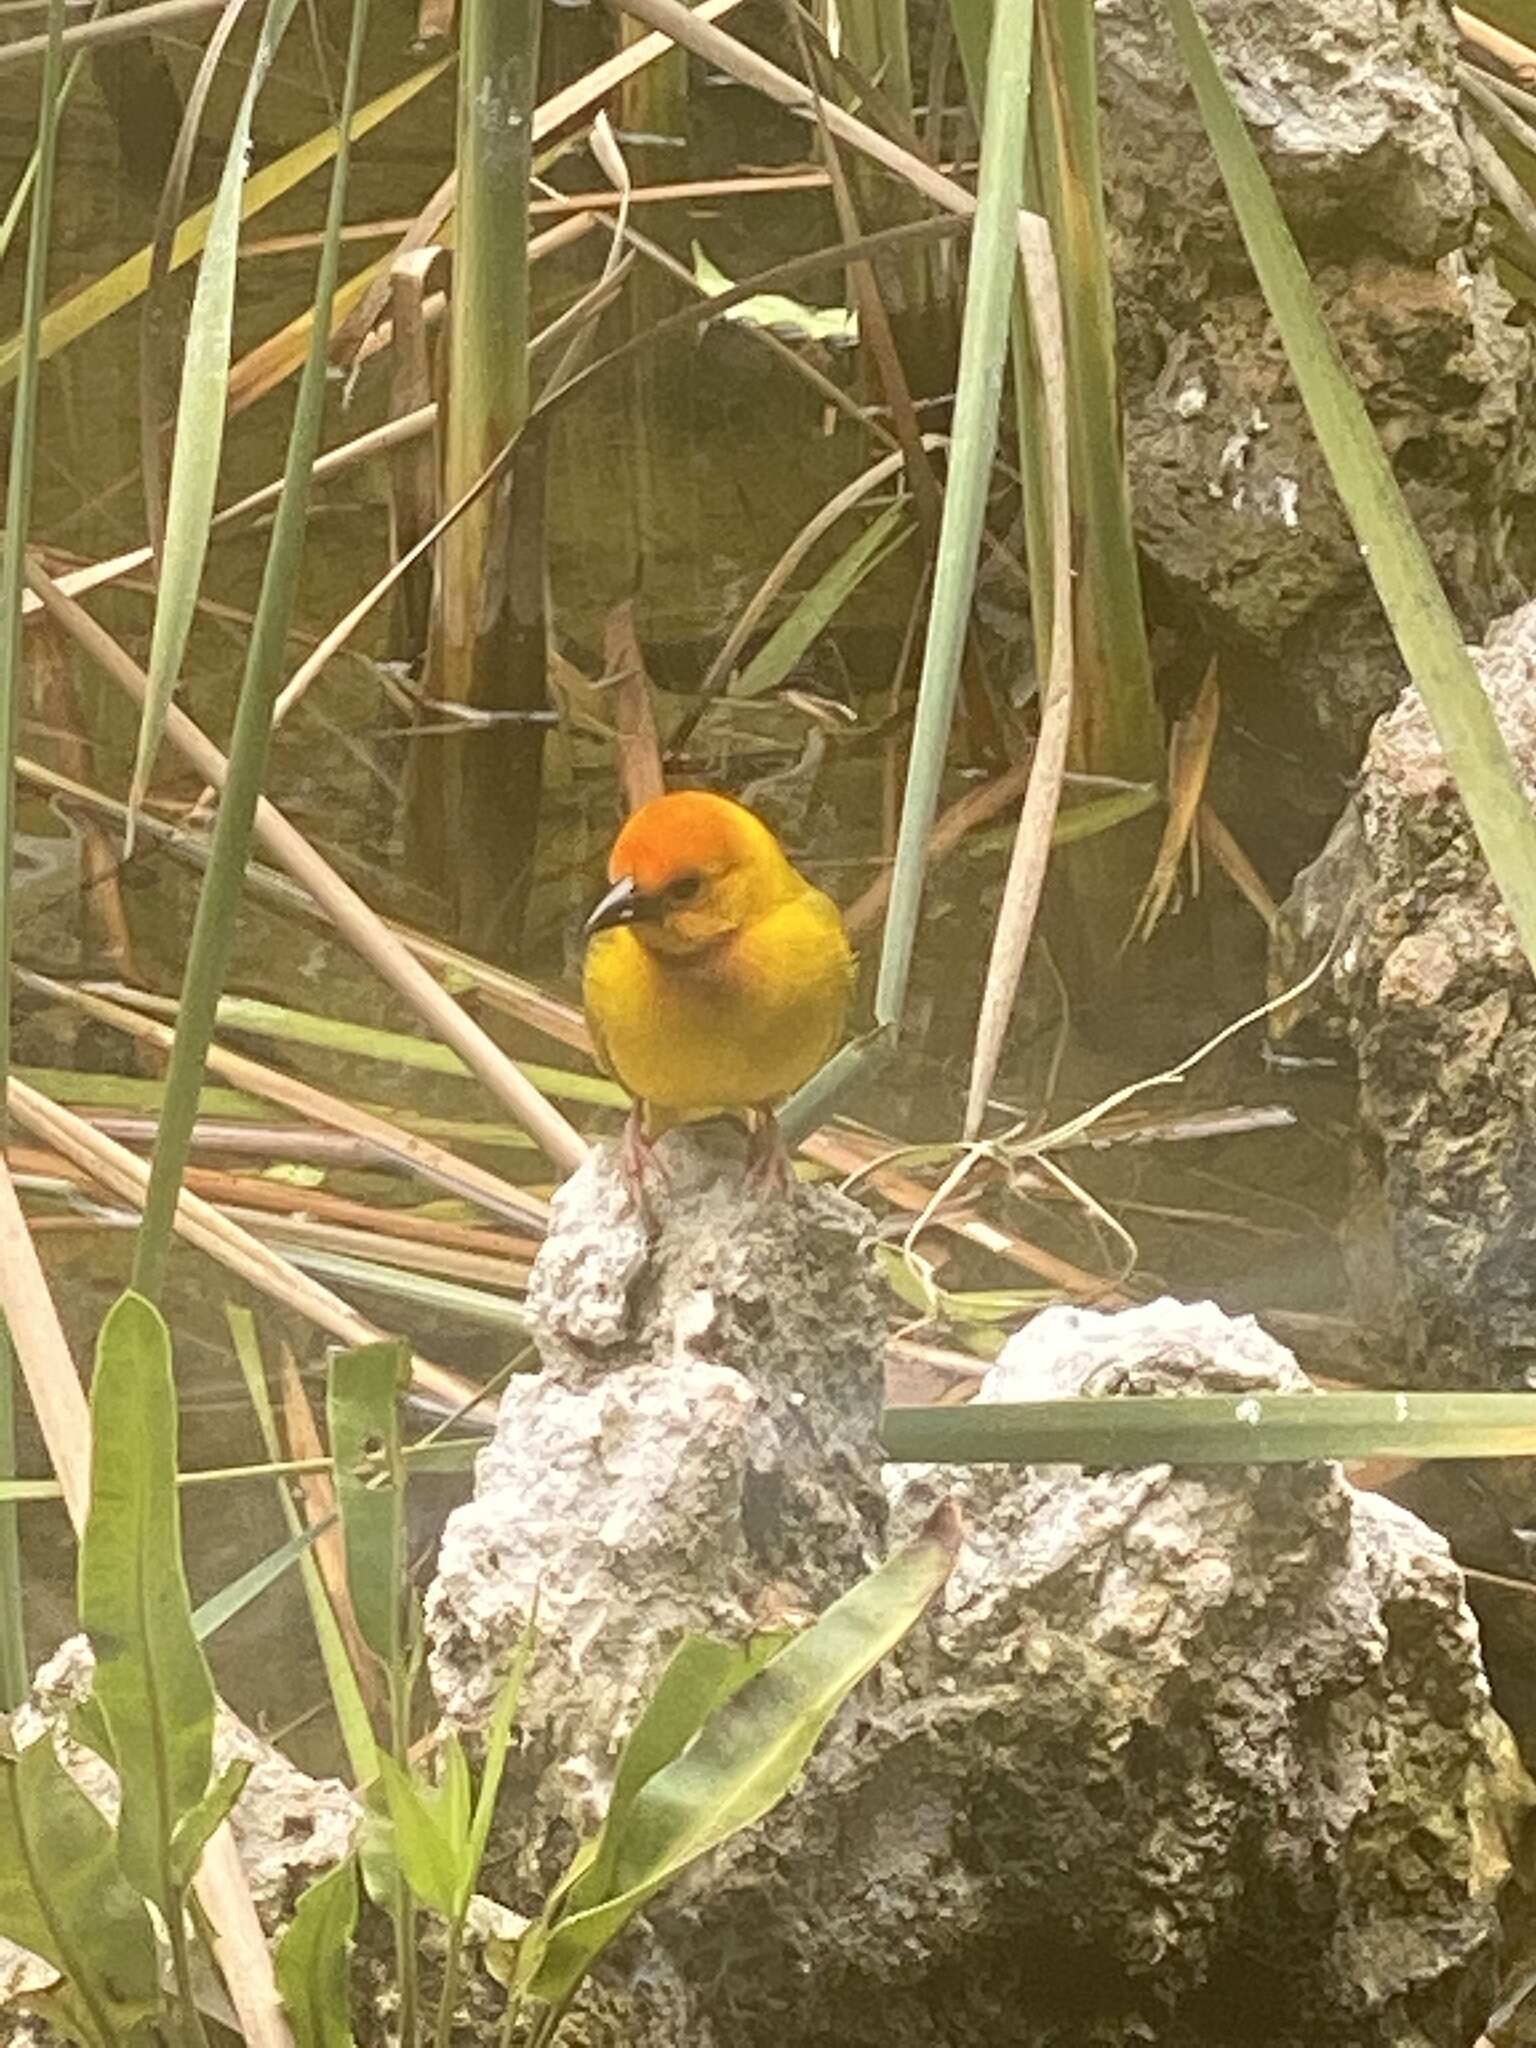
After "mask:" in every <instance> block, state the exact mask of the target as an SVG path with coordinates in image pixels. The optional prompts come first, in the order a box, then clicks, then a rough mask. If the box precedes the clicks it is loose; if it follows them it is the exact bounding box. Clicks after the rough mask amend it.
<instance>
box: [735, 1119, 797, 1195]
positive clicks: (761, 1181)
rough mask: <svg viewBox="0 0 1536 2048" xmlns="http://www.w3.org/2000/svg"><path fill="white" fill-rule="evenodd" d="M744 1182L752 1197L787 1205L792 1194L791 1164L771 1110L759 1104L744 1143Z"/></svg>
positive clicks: (793, 1165) (793, 1166)
mask: <svg viewBox="0 0 1536 2048" xmlns="http://www.w3.org/2000/svg"><path fill="white" fill-rule="evenodd" d="M746 1182H747V1186H748V1188H749V1189H750V1190H751V1191H752V1193H753V1194H756V1195H760V1196H762V1197H764V1198H765V1199H767V1198H770V1197H771V1198H772V1199H773V1200H775V1201H781V1202H783V1201H788V1199H789V1197H790V1195H791V1194H792V1193H793V1192H794V1189H795V1186H796V1181H795V1164H794V1161H793V1160H792V1159H791V1158H790V1156H789V1147H788V1146H787V1145H786V1144H785V1143H784V1133H783V1131H782V1130H781V1129H780V1128H779V1120H778V1118H777V1117H776V1116H775V1115H774V1113H773V1110H772V1108H771V1107H770V1106H769V1105H768V1104H767V1103H764V1104H762V1105H761V1106H760V1107H759V1108H758V1110H757V1120H756V1122H755V1124H754V1125H753V1127H752V1131H751V1134H750V1137H749V1139H748V1142H747V1173H746Z"/></svg>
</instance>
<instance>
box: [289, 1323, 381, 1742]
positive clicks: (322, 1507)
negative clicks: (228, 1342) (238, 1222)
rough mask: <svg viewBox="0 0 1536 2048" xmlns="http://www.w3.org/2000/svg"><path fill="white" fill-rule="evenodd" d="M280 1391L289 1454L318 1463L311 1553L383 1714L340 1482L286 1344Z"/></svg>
mask: <svg viewBox="0 0 1536 2048" xmlns="http://www.w3.org/2000/svg"><path fill="white" fill-rule="evenodd" d="M278 1396H279V1400H280V1403H281V1408H280V1413H281V1415H282V1419H283V1434H284V1435H285V1436H286V1437H287V1439H288V1455H289V1457H290V1458H293V1459H295V1460H299V1461H302V1462H305V1463H308V1464H310V1465H312V1466H314V1467H315V1469H314V1470H311V1471H308V1472H303V1473H301V1474H300V1475H299V1494H300V1497H301V1498H302V1500H303V1503H304V1519H305V1521H306V1522H307V1523H308V1524H309V1526H310V1528H311V1529H314V1528H318V1529H319V1530H320V1534H319V1535H318V1536H317V1537H316V1538H315V1542H314V1547H313V1550H312V1552H311V1554H312V1556H313V1557H314V1560H315V1564H316V1566H317V1567H318V1569H319V1573H320V1580H321V1583H322V1585H323V1586H324V1588H325V1596H326V1598H327V1599H328V1600H329V1601H330V1603H331V1612H332V1613H333V1614H334V1615H335V1617H336V1626H337V1627H338V1628H339V1629H340V1630H341V1638H342V1641H343V1643H344V1644H345V1645H346V1651H347V1661H348V1663H349V1664H350V1665H351V1666H352V1674H353V1676H354V1677H355V1678H356V1680H357V1683H358V1687H359V1689H360V1691H361V1692H362V1694H363V1697H364V1699H365V1700H366V1701H367V1703H368V1706H369V1708H370V1709H371V1711H372V1712H373V1713H374V1714H376V1715H377V1714H381V1713H382V1712H383V1711H384V1708H385V1706H386V1704H387V1699H386V1694H385V1690H384V1684H383V1672H382V1670H381V1669H380V1666H379V1661H378V1659H377V1658H376V1657H374V1656H373V1655H372V1654H371V1653H370V1651H369V1649H368V1646H367V1644H366V1643H365V1642H364V1641H363V1634H362V1630H361V1629H360V1628H359V1627H358V1625H357V1616H356V1614H355V1613H354V1612H353V1608H352V1595H351V1593H350V1591H349V1590H348V1587H347V1554H346V1541H345V1538H344V1537H343V1535H342V1533H341V1522H340V1519H339V1516H338V1514H337V1508H336V1481H335V1479H334V1477H333V1476H332V1474H331V1473H330V1472H329V1471H328V1470H325V1469H323V1467H324V1464H325V1461H326V1460H327V1458H328V1455H329V1454H328V1452H327V1451H326V1447H325V1444H324V1443H323V1442H322V1440H321V1436H320V1431H319V1429H318V1427H317V1426H316V1423H315V1414H314V1410H313V1409H312V1408H311V1407H310V1405H309V1395H308V1393H307V1392H306V1391H305V1387H304V1377H303V1374H302V1373H301V1372H300V1371H299V1368H298V1362H297V1360H296V1359H295V1358H294V1355H293V1353H292V1351H291V1350H290V1349H289V1347H288V1346H287V1345H286V1344H285V1345H283V1347H282V1349H281V1351H280V1352H279V1354H278Z"/></svg>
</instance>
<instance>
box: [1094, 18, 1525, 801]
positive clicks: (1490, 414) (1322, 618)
mask: <svg viewBox="0 0 1536 2048" xmlns="http://www.w3.org/2000/svg"><path fill="white" fill-rule="evenodd" d="M1096 11H1097V17H1098V25H1099V31H1100V39H1101V64H1100V92H1101V102H1102V109H1103V117H1104V118H1103V123H1102V135H1103V148H1104V172H1105V185H1106V192H1107V200H1108V209H1109V221H1110V232H1111V255H1112V266H1113V271H1114V285H1115V304H1116V315H1117V323H1118V328H1119V341H1120V350H1121V372H1122V396H1123V401H1124V405H1125V413H1126V426H1125V436H1126V455H1127V462H1128V466H1129V471H1130V476H1131V482H1132V501H1133V508H1134V518H1135V525H1136V533H1137V539H1138V541H1139V543H1140V545H1141V548H1142V550H1143V552H1144V554H1145V556H1146V558H1147V559H1148V560H1149V562H1150V563H1151V564H1152V565H1153V567H1154V568H1155V570H1156V572H1158V575H1157V580H1158V583H1159V587H1160V588H1161V589H1162V590H1163V591H1165V592H1166V596H1167V602H1169V603H1170V604H1172V605H1173V606H1175V607H1176V608H1177V616H1176V618H1175V620H1174V621H1173V622H1174V623H1176V624H1177V625H1178V626H1179V627H1180V628H1181V629H1182V636H1183V637H1184V638H1188V636H1189V632H1190V630H1191V629H1196V630H1199V631H1203V632H1204V633H1205V634H1206V635H1208V636H1209V639H1210V641H1211V642H1212V643H1213V644H1214V645H1215V646H1216V647H1217V648H1219V649H1220V650H1221V651H1222V652H1223V656H1224V659H1223V677H1224V681H1225V684H1226V686H1227V689H1228V693H1229V697H1235V698H1236V699H1237V700H1238V701H1239V702H1240V701H1241V698H1242V695H1243V693H1244V692H1245V691H1247V692H1250V693H1255V694H1257V693H1260V692H1265V693H1269V692H1286V693H1289V694H1291V695H1292V696H1293V697H1294V700H1295V710H1296V715H1297V717H1298V718H1299V719H1300V720H1301V721H1303V723H1304V725H1305V726H1310V727H1312V728H1313V729H1314V731H1315V733H1316V734H1317V736H1318V737H1319V738H1320V739H1321V740H1322V741H1323V742H1324V743H1325V745H1326V747H1327V749H1328V751H1329V752H1330V754H1331V756H1332V758H1333V759H1334V760H1336V761H1340V762H1342V763H1344V764H1345V765H1347V766H1351V767H1352V766H1353V764H1354V762H1355V761H1356V760H1357V759H1358V756H1359V753H1360V750H1361V748H1362V747H1363V745H1364V741H1365V737H1366V734H1367V732H1368V730H1369V726H1370V722H1371V720H1372V719H1373V718H1374V717H1375V716H1376V715H1377V714H1378V713H1379V712H1381V711H1382V710H1384V709H1385V708H1386V707H1387V706H1388V705H1389V704H1390V703H1391V702H1392V701H1393V699H1394V697H1395V696H1396V695H1397V693H1398V691H1399V690H1400V689H1401V687H1402V685H1403V681H1404V677H1403V672H1402V670H1401V667H1400V665H1399V664H1398V662H1397V659H1396V654H1395V650H1394V648H1393V646H1392V642H1391V638H1390V635H1389V634H1388V633H1387V631H1386V629H1385V625H1384V622H1383V621H1382V619H1381V616H1380V613H1379V610H1378V608H1377V606H1376V603H1375V599H1374V596H1373V594H1372V591H1371V587H1370V583H1369V579H1368V577H1367V575H1366V572H1365V568H1364V565H1363V564H1362V562H1361V559H1360V555H1359V551H1358V549H1357V547H1356V543H1355V539H1354V535H1353V533H1352V531H1351V529H1350V526H1349V523H1348V521H1347V520H1346V518H1345V516H1344V513H1343V510H1342V507H1341V506H1340V504H1339V501H1338V499H1337V497H1336V495H1335V493H1334V490H1333V486H1332V484H1331V482H1330V480H1329V477H1328V472H1327V468H1326V465H1325V464H1324V462H1323V460H1322V457H1321V455H1320V453H1319V451H1318V448H1317V446H1316V443H1315V441H1314V438H1313V435H1312V432H1311V428H1310V426H1309V424H1308V422H1307V418H1306V414H1305V411H1304V409H1303V407H1302V405H1301V402H1300V399H1299V396H1298V395H1297V392H1296V390H1295V386H1294V384H1293V382H1292V379H1291V376H1290V372H1289V370H1288V368H1287V366H1286V361H1285V355H1284V350H1283V349H1282V347H1281V345H1280V342H1279V338H1278V335H1277V334H1276V331H1275V329H1274V326H1273V324H1272V322H1271V321H1270V318H1269V315H1268V312H1267V310H1266V307H1265V305H1264V301H1263V299H1262V296H1261V295H1260V294H1259V292H1258V291H1257V289H1256V287H1255V284H1254V280H1253V275H1252V271H1251V268H1250V266H1249V263H1248V260H1247V257H1246V255H1245V253H1244V250H1243V247H1242V243H1241V239H1240V237H1239V234H1238V231H1237V228H1236V225H1235V222H1234V219H1233V215H1232V210H1231V206H1230V203H1229V201H1228V199H1227V197H1226V193H1225V190H1224V187H1223V185H1222V182H1221V178H1220V175H1219V172H1218V170H1217V167H1216V162H1215V158H1214V156H1213V154H1212V151H1211V148H1210V145H1209V143H1208V141H1207V140H1206V138H1205V134H1204V131H1203V127H1202V124H1201V120H1200V116H1199V114H1198V111H1197V109H1196V107H1195V104H1194V101H1193V97H1192V95H1191V94H1190V92H1189V89H1188V86H1187V82H1186V79H1185V74H1184V70H1183V66H1182V64H1181V61H1180V59H1179V57H1178V54H1177V49H1176V45H1175V43H1174V39H1173V35H1172V32H1171V28H1170V25H1169V22H1168V18H1167V15H1166V13H1165V11H1164V9H1163V8H1162V7H1161V6H1160V5H1158V4H1157V0H1099V4H1098V7H1097V10H1096ZM1201 13H1202V17H1203V19H1204V21H1205V23H1206V26H1207V30H1208V33H1209V35H1210V39H1211V42H1212V44H1213V46H1214V49H1215V52H1216V57H1217V61H1218V63H1219V64H1220V67H1221V70H1222V73H1223V76H1224V77H1225V79H1226V80H1227V83H1228V85H1229V86H1230V88H1231V90H1232V92H1233V95H1234V97H1235V99H1236V102H1237V105H1238V107H1239V110H1240V111H1241V113H1242V115H1243V117H1244V119H1245V121H1246V122H1247V124H1248V128H1249V132H1250V134H1251V135H1252V137H1253V139H1254V141H1255V143H1256V145H1257V147H1258V150H1259V153H1260V155H1261V157H1262V158H1263V160H1264V164H1265V168H1266V170H1267V171H1268V173H1269V175H1270V177H1271V179H1272V180H1273V182H1274V184H1275V187H1276V189H1277V192H1278V194H1279V197H1280V199H1281V202H1282V205H1283V206H1284V208H1285V212H1286V217H1287V219H1288V221H1289V223H1290V225H1291V227H1292V229H1293V231H1294V232H1295V233H1296V235H1297V237H1298V240H1299V241H1300V243H1301V246H1302V250H1303V254H1304V255H1305V257H1306V259H1307V261H1308V266H1309V269H1310V270H1311V273H1312V276H1313V278H1314V281H1315V283H1316V285H1317V289H1318V292H1319V296H1320V298H1321V300H1322V304H1323V308H1324V311H1325V313H1326V316H1327V319H1328V322H1329V325H1330V327H1331V329H1332V331H1333V333H1334V335H1335V336H1336V338H1337V340H1338V342H1339V345H1340V349H1341V351H1342V354H1343V356H1344V360H1345V362H1346V363H1347V365H1348V367H1349V370H1350V372H1351V374H1352V376H1353V378H1354V380H1355V382H1356V384H1357V386H1358V388H1359V390H1360V392H1361V394H1362V396H1363V397H1364V399H1365V402H1366V405H1367V407H1368V409H1369V411H1370V413H1371V417H1372V419H1373V421H1374V423H1375V425H1376V427H1377V429H1378V431H1379V432H1380V433H1381V435H1382V438H1383V441H1384V442H1385V444H1386V447H1387V449H1388V452H1389V453H1390V455H1391V456H1392V459H1393V462H1394V465H1395V467H1396V469H1397V473H1398V476H1399V479H1400V481H1401V482H1402V484H1403V486H1404V489H1405V492H1406V494H1407V497H1408V500H1409V503H1410V506H1411V508H1412V511H1413V514H1414V518H1415V521H1416V523H1417V524H1418V526H1419V528H1420V530H1421V532H1422V533H1423V534H1424V536H1425V538H1426V540H1427V542H1428V544H1429V546H1430V549H1431V552H1432V554H1433V555H1434V558H1435V562H1436V566H1437V568H1438V569H1439V571H1440V574H1441V576H1442V579H1443V580H1444V581H1445V583H1446V585H1447V587H1448V589H1449V591H1450V593H1451V596H1452V600H1453V602H1454V603H1455V604H1456V606H1457V608H1458V613H1459V615H1460V617H1461V618H1462V621H1463V624H1464V626H1465V627H1466V629H1467V630H1468V631H1469V632H1471V633H1477V632H1480V631H1482V630H1483V629H1484V628H1485V627H1486V625H1487V624H1488V622H1489V621H1490V620H1491V619H1492V618H1493V617H1494V616H1496V615H1497V613H1498V612H1500V611H1501V610H1504V609H1506V608H1507V607H1508V606H1509V605H1511V604H1514V603H1516V602H1518V601H1519V599H1520V597H1521V596H1522V595H1523V594H1524V591H1525V590H1526V589H1527V588H1528V587H1529V584H1530V581H1531V571H1532V569H1533V567H1536V564H1533V560H1532V554H1531V543H1530V539H1529V533H1530V530H1531V529H1530V526H1529V522H1528V520H1526V519H1525V518H1524V517H1523V514H1525V513H1528V511H1529V509H1530V507H1531V505H1532V501H1533V498H1536V463H1533V459H1532V452H1531V437H1530V435H1529V433H1528V432H1527V431H1526V429H1525V425H1524V422H1525V420H1526V418H1527V417H1528V415H1529V407H1530V403H1531V395H1532V384H1533V375H1536V366H1533V360H1532V352H1531V343H1530V339H1529V335H1528V332H1527V331H1526V330H1525V329H1524V328H1523V327H1522V326H1520V325H1518V324H1515V323H1514V322H1513V321H1512V319H1511V314H1512V312H1513V310H1514V309H1513V303H1512V301H1511V299H1510V298H1509V295H1508V293H1507V292H1506V291H1505V290H1504V288H1503V286H1502V284H1501V283H1500V282H1499V280H1498V278H1497V276H1496V274H1495V271H1494V268H1493V263H1492V259H1491V256H1490V254H1489V252H1488V250H1487V248H1486V246H1485V243H1486V230H1485V229H1484V227H1483V226H1482V224H1481V221H1480V218H1479V209H1480V208H1481V206H1482V204H1483V194H1482V190H1481V187H1480V183H1479V180H1478V178H1477V175H1476V173H1475V170H1474V167H1473V164H1472V161H1471V157H1470V153H1469V151H1468V149H1467V146H1466V143H1465V141H1464V139H1463V136H1462V133H1461V129H1460V125H1459V124H1460V121H1461V119H1462V117H1463V116H1462V110H1461V108H1460V106H1459V100H1458V91H1457V86H1456V82H1455V75H1454V62H1455V57H1456V37H1455V29H1454V26H1453V24H1452V22H1451V20H1450V18H1449V15H1448V14H1447V12H1446V10H1445V9H1444V8H1443V7H1441V6H1440V5H1438V4H1436V0H1402V4H1394V5H1392V6H1383V7H1362V6H1360V5H1359V4H1358V0H1299V4H1297V5H1288V4H1284V0H1258V4H1254V0H1213V4H1210V5H1207V6H1204V7H1202V9H1201Z"/></svg>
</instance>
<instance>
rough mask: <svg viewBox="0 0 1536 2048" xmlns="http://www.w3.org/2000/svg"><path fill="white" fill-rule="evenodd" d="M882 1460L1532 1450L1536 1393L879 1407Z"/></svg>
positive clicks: (1274, 1458)
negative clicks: (883, 1452)
mask: <svg viewBox="0 0 1536 2048" xmlns="http://www.w3.org/2000/svg"><path fill="white" fill-rule="evenodd" d="M880 1439H881V1443H882V1445H883V1446H884V1449H885V1454H886V1456H887V1457H888V1458H893V1459H895V1460H897V1461H898V1462H909V1463H915V1464H929V1463H934V1464H948V1463H954V1464H964V1465H984V1464H999V1465H1094V1466H1138V1465H1287V1464H1304V1463H1307V1462H1309V1461H1311V1460H1314V1459H1319V1458H1333V1459H1359V1458H1529V1457H1533V1456H1536V1394H1379V1393H1370V1394H1363V1393H1362V1394H1269V1393H1259V1394H1146V1395H1142V1394H1135V1395H1126V1396H1124V1397H1123V1398H1120V1399H1104V1400H1064V1401H996V1402H981V1401H977V1402H972V1403H971V1405H970V1406H969V1407H965V1408H887V1409H886V1411H885V1413H884V1415H883V1417H882V1418H881V1425H880Z"/></svg>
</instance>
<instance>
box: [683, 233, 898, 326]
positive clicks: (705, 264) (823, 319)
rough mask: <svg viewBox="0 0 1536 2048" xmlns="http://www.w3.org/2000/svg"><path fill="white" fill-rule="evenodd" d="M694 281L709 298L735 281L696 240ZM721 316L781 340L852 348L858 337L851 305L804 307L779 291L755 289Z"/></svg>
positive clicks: (857, 318)
mask: <svg viewBox="0 0 1536 2048" xmlns="http://www.w3.org/2000/svg"><path fill="white" fill-rule="evenodd" d="M693 281H694V283H695V284H696V285H697V286H698V287H699V290H700V291H702V292H705V293H707V294H708V296H709V297H710V298H712V299H718V298H720V297H721V296H722V294H723V293H725V292H728V291H733V290H734V289H735V285H734V281H733V280H732V279H731V278H728V277H727V276H726V275H725V273H724V271H722V270H719V269H717V268H716V266H715V265H714V264H713V263H711V262H710V260H709V258H708V257H707V256H706V255H705V254H704V251H703V250H702V249H701V248H700V247H699V245H698V243H697V242H695V243H694V245H693ZM720 317H721V318H722V319H723V320H735V321H739V322H740V323H741V324H742V326H744V327H766V328H767V329H768V331H769V332H770V333H771V334H777V335H779V336H780V337H781V338H784V339H790V340H794V341H824V342H829V343H830V344H831V345H832V346H833V347H834V348H854V347H856V346H857V344H858V339H859V316H858V314H857V313H856V312H854V311H853V310H852V309H851V308H849V307H847V306H803V305H802V304H801V303H800V301H799V300H798V299H790V298H786V297H785V296H784V295H783V293H782V292H758V293H757V294H755V296H754V297H752V298H750V299H738V300H737V302H736V304H735V305H734V306H727V308H726V309H725V311H724V313H722V314H721V316H720Z"/></svg>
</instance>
